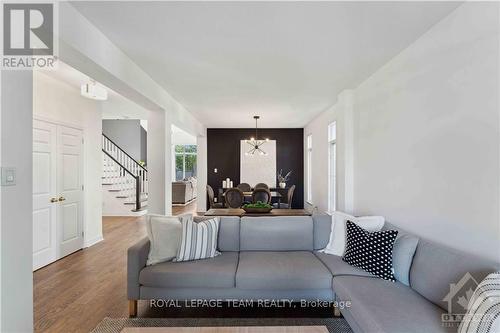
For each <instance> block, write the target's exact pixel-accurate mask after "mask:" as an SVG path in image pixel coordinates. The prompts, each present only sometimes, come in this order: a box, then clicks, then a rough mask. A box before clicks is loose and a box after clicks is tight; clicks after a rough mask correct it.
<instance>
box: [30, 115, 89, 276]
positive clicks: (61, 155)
mask: <svg viewBox="0 0 500 333" xmlns="http://www.w3.org/2000/svg"><path fill="white" fill-rule="evenodd" d="M82 138H83V133H82V131H80V130H77V129H74V128H70V127H66V126H62V125H56V124H53V123H50V122H45V121H40V120H35V121H34V128H33V208H34V210H33V269H34V270H35V269H38V268H40V267H43V266H45V265H47V264H50V263H51V262H53V261H55V260H57V259H60V258H62V257H64V256H66V255H68V254H71V253H73V252H75V251H78V250H79V249H81V248H82V247H83V233H82V231H83V187H82V185H83V149H82V148H83V141H82Z"/></svg>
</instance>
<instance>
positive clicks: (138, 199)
mask: <svg viewBox="0 0 500 333" xmlns="http://www.w3.org/2000/svg"><path fill="white" fill-rule="evenodd" d="M102 152H103V153H104V154H106V155H107V156H108V157H109V158H111V160H113V162H115V163H116V164H118V166H119V167H120V168H122V169H123V170H125V171H126V172H127V173H128V174H129V175H130V176H132V178H134V179H135V211H139V210H141V176H136V175H134V174H133V173H132V172H130V171H129V170H128V169H127V168H126V167H124V166H123V165H122V164H121V163H120V162H118V161H117V160H116V158H114V157H113V156H111V155H110V154H109V153H108V152H107V151H105V150H104V148H103V149H102Z"/></svg>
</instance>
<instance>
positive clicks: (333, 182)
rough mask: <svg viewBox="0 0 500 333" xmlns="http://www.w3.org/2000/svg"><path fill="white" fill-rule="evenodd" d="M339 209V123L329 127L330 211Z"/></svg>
mask: <svg viewBox="0 0 500 333" xmlns="http://www.w3.org/2000/svg"><path fill="white" fill-rule="evenodd" d="M336 209H337V123H336V122H333V123H331V124H329V125H328V211H329V212H333V211H335V210H336Z"/></svg>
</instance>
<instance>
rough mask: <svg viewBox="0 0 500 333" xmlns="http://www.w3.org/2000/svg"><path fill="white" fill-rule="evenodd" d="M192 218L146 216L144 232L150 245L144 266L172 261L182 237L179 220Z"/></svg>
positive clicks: (190, 217)
mask: <svg viewBox="0 0 500 333" xmlns="http://www.w3.org/2000/svg"><path fill="white" fill-rule="evenodd" d="M184 219H192V216H188V215H182V216H163V215H148V216H146V230H147V233H148V237H149V241H150V242H151V245H150V247H149V256H148V260H147V262H146V265H148V266H150V265H154V264H158V263H160V262H164V261H170V260H172V259H174V258H175V257H176V255H177V251H178V250H179V246H180V243H181V236H182V224H181V220H184Z"/></svg>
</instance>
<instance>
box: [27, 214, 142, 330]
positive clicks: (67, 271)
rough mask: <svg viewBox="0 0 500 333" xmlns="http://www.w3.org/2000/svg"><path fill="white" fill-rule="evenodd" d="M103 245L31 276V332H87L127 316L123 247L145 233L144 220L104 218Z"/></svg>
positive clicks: (138, 218) (140, 218) (125, 247)
mask: <svg viewBox="0 0 500 333" xmlns="http://www.w3.org/2000/svg"><path fill="white" fill-rule="evenodd" d="M103 233H104V241H102V242H100V243H98V244H96V245H94V246H91V247H89V248H87V249H83V250H81V251H78V252H75V253H74V254H71V255H69V256H67V257H65V258H63V259H61V260H59V261H56V262H55V263H53V264H50V265H49V266H46V267H44V268H42V269H39V270H37V271H36V272H35V273H34V315H35V332H89V331H90V330H92V329H93V328H94V327H95V326H96V325H97V324H98V323H99V322H100V321H101V320H102V319H103V318H104V317H115V318H117V317H126V316H127V315H128V311H127V288H126V269H127V266H126V265H127V255H126V254H127V248H128V247H129V246H130V245H131V244H134V243H135V242H137V241H138V240H139V239H141V238H142V237H144V236H145V235H146V228H145V224H144V218H143V217H105V218H103Z"/></svg>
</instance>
